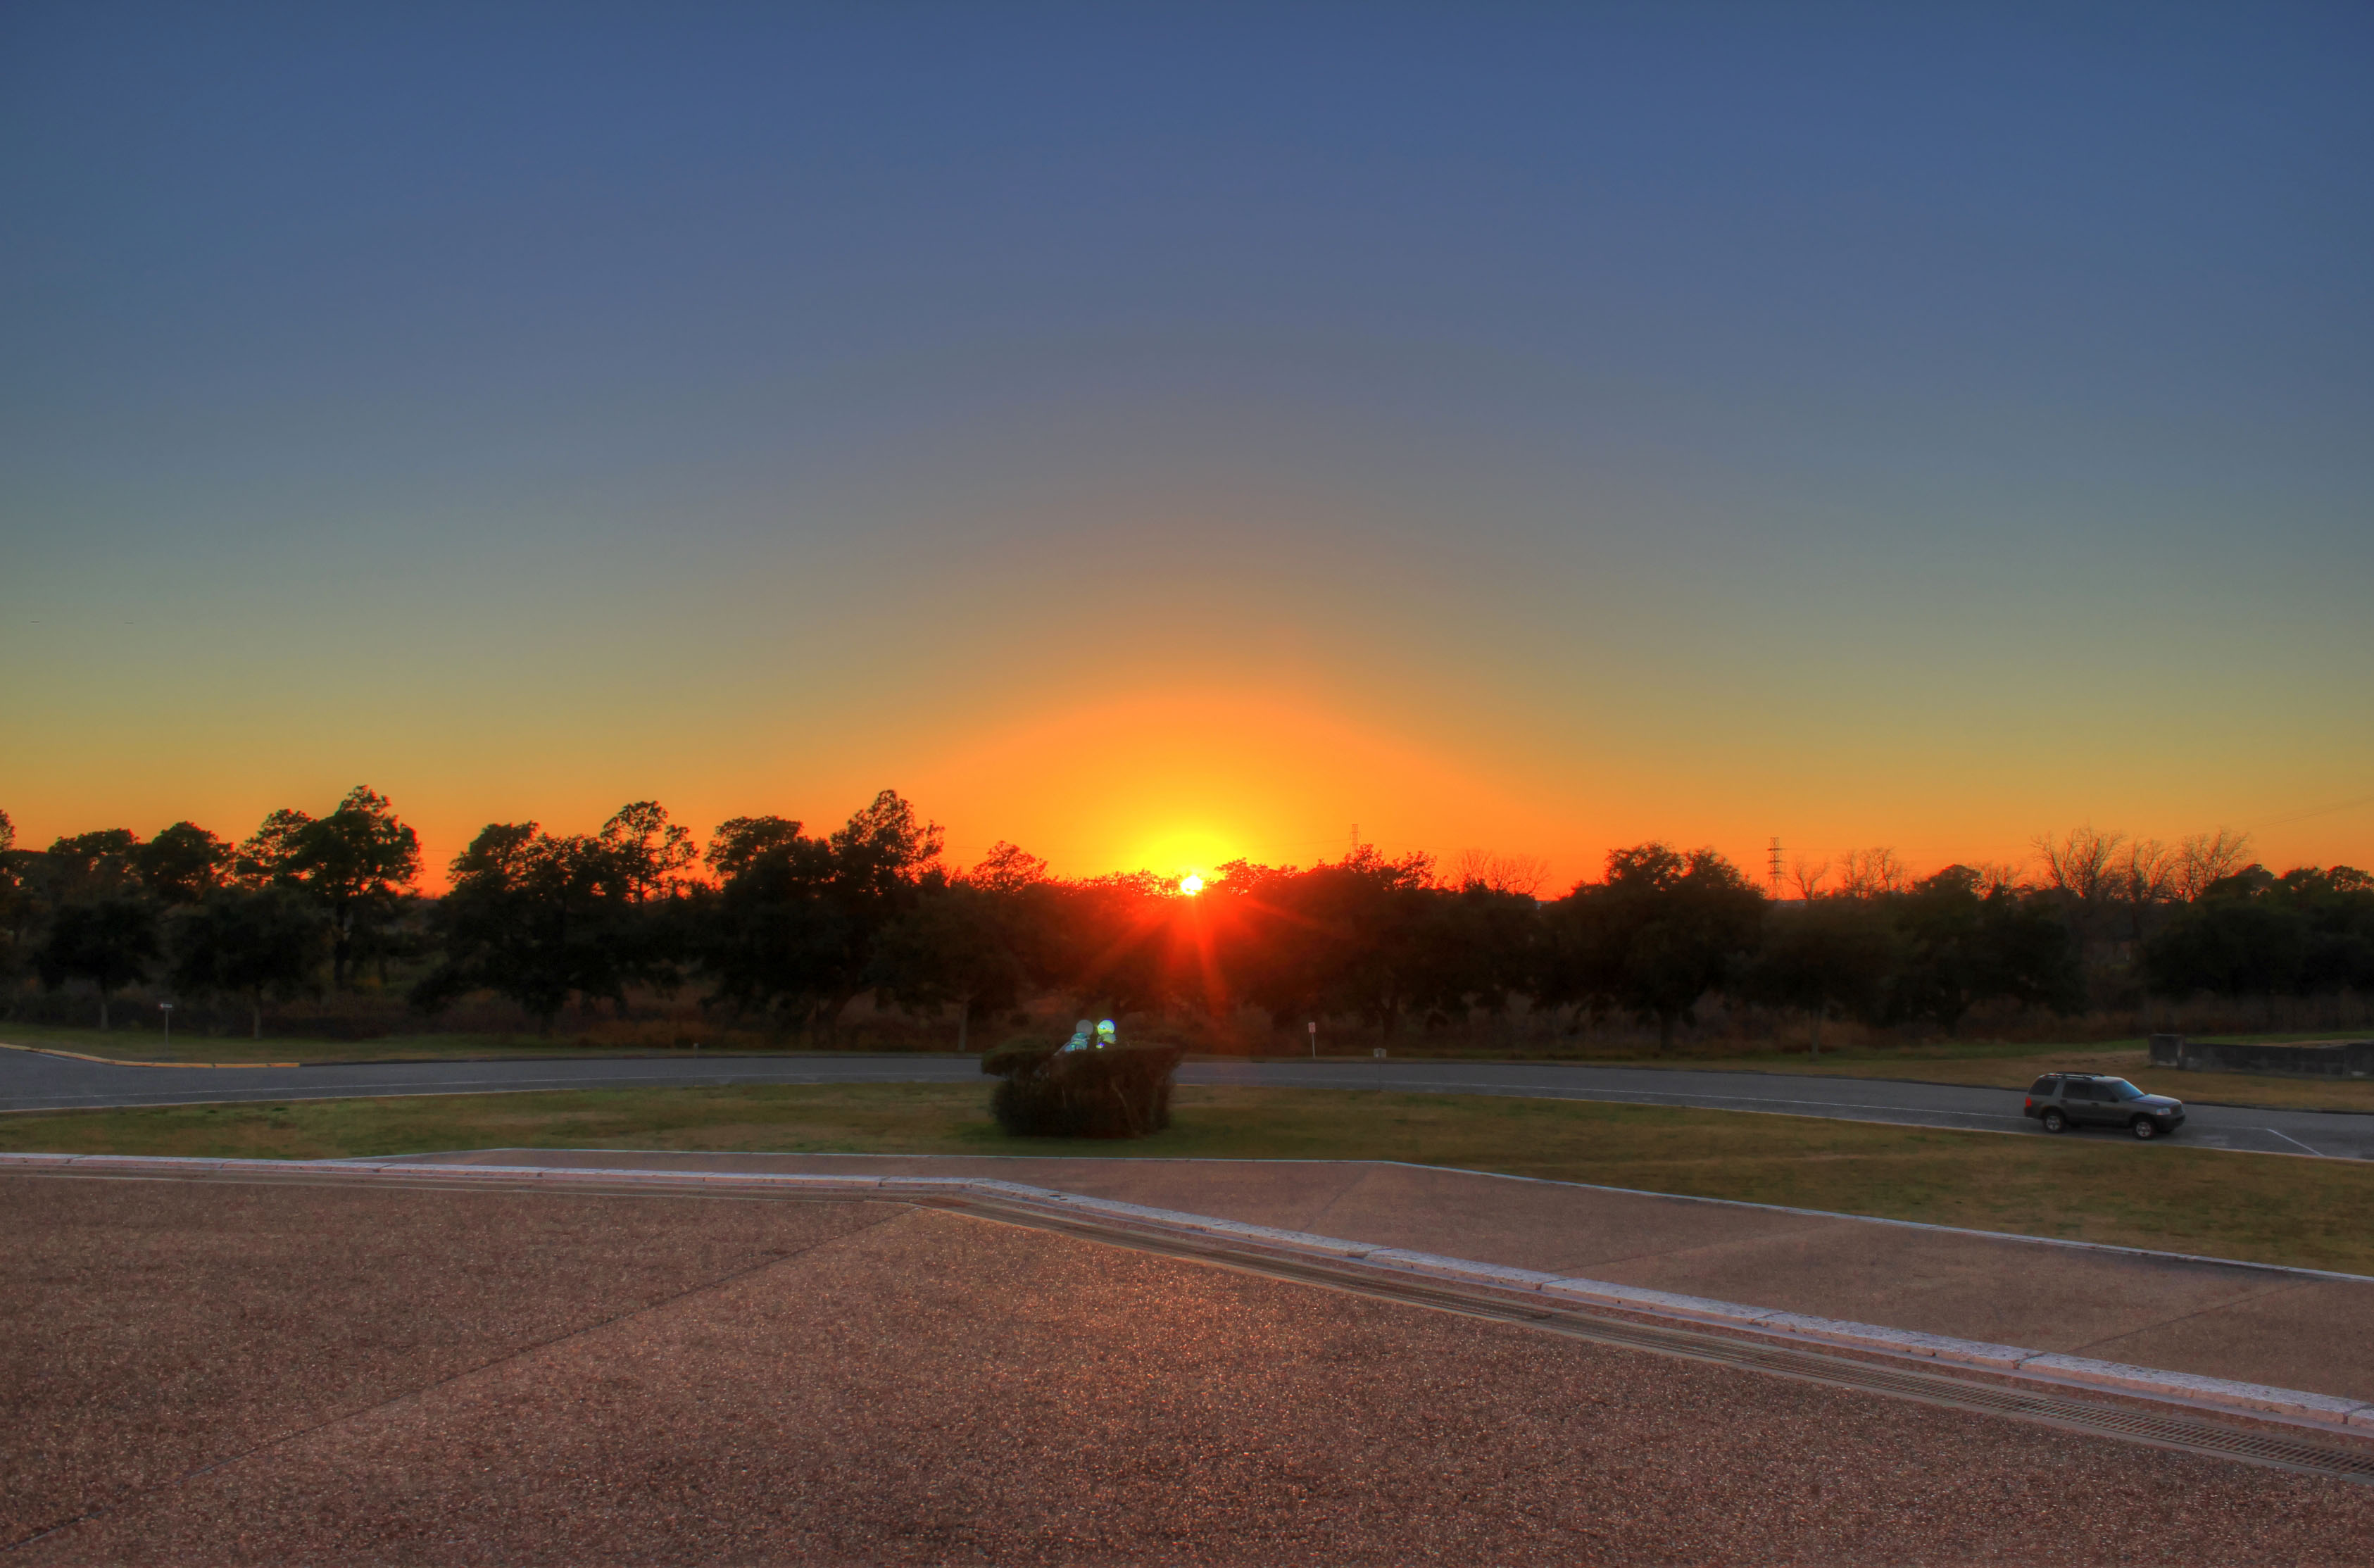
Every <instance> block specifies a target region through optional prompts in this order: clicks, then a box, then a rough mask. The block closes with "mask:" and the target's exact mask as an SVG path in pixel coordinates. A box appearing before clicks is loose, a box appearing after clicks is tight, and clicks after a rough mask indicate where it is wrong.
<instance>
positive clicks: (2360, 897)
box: [2145, 866, 2374, 996]
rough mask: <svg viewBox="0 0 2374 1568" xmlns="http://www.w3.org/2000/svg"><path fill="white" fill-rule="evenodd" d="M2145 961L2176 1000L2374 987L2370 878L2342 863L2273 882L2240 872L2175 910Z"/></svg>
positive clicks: (2260, 873)
mask: <svg viewBox="0 0 2374 1568" xmlns="http://www.w3.org/2000/svg"><path fill="white" fill-rule="evenodd" d="M2145 960H2146V962H2147V963H2148V964H2149V965H2150V968H2151V972H2152V975H2153V980H2154V983H2155V984H2157V985H2158V986H2159V987H2160V988H2161V989H2162V990H2163V991H2164V992H2167V993H2168V994H2170V995H2175V996H2183V995H2188V994H2190V993H2192V992H2195V991H2212V992H2215V993H2217V994H2219V995H2221V996H2278V995H2308V994H2312V993H2316V992H2321V991H2334V990H2340V989H2342V988H2344V987H2350V988H2354V989H2358V990H2368V989H2374V878H2368V876H2367V874H2366V873H2364V872H2362V871H2358V870H2356V869H2354V868H2353V867H2347V866H2336V867H2333V868H2332V869H2331V870H2329V871H2325V870H2319V869H2317V868H2316V867H2299V868H2297V869H2294V870H2291V871H2287V872H2286V873H2285V874H2284V875H2283V876H2282V877H2280V878H2279V877H2276V876H2274V875H2273V874H2272V873H2270V872H2269V871H2267V870H2266V869H2265V868H2264V867H2259V866H2250V867H2244V868H2243V869H2242V870H2240V871H2239V872H2235V873H2232V874H2230V875H2228V876H2226V877H2223V878H2218V879H2217V880H2216V881H2215V882H2213V883H2211V884H2210V885H2209V886H2208V888H2207V889H2206V890H2204V892H2203V894H2202V896H2201V897H2200V898H2199V899H2198V900H2196V901H2195V902H2193V903H2192V904H2191V905H2189V906H2187V907H2186V908H2184V909H2183V910H2181V911H2180V912H2179V913H2178V914H2176V916H2175V917H2174V918H2173V919H2172V920H2170V921H2169V923H2168V926H2167V928H2166V929H2164V930H2162V931H2161V932H2160V933H2159V934H2158V936H2157V937H2154V938H2153V939H2152V941H2151V943H2150V945H2149V947H2148V948H2147V949H2146V952H2145Z"/></svg>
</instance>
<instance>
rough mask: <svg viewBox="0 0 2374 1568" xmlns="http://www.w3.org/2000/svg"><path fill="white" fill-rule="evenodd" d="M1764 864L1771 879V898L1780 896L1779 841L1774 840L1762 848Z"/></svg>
mask: <svg viewBox="0 0 2374 1568" xmlns="http://www.w3.org/2000/svg"><path fill="white" fill-rule="evenodd" d="M1764 864H1765V866H1766V867H1768V868H1769V871H1770V874H1771V877H1772V896H1773V897H1774V898H1776V899H1777V898H1779V897H1780V840H1779V839H1778V838H1775V839H1774V840H1773V841H1772V842H1771V843H1769V844H1767V845H1766V846H1765V848H1764Z"/></svg>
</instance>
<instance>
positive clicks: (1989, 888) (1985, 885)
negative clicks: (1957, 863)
mask: <svg viewBox="0 0 2374 1568" xmlns="http://www.w3.org/2000/svg"><path fill="white" fill-rule="evenodd" d="M1963 869H1965V870H1967V871H1969V873H1970V874H1971V875H1972V876H1974V877H1976V878H1978V881H1977V883H1976V884H1975V885H1976V887H1977V889H1978V892H1979V896H1980V897H1981V898H1993V897H1995V896H1997V895H1998V894H2002V893H2016V892H2020V891H2022V890H2023V884H2022V883H2021V881H2020V877H2019V867H2016V866H2014V865H2013V864H2011V863H2010V862H2009V861H2007V860H1972V861H1968V862H1965V863H1964V867H1963Z"/></svg>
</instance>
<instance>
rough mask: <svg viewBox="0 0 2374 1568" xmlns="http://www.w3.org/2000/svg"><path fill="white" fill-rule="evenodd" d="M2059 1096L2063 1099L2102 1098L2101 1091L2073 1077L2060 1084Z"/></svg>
mask: <svg viewBox="0 0 2374 1568" xmlns="http://www.w3.org/2000/svg"><path fill="white" fill-rule="evenodd" d="M2061 1098H2063V1100H2099V1099H2100V1098H2102V1091H2100V1090H2098V1089H2097V1088H2095V1087H2094V1086H2093V1085H2092V1084H2090V1083H2084V1082H2081V1081H2079V1080H2077V1079H2070V1080H2069V1081H2068V1082H2067V1083H2064V1084H2063V1085H2062V1086H2061Z"/></svg>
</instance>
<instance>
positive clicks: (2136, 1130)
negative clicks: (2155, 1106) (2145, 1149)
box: [2127, 1116, 2159, 1142]
mask: <svg viewBox="0 0 2374 1568" xmlns="http://www.w3.org/2000/svg"><path fill="white" fill-rule="evenodd" d="M2127 1126H2128V1128H2129V1129H2130V1130H2131V1131H2133V1134H2134V1135H2135V1136H2136V1137H2137V1138H2142V1139H2144V1140H2145V1142H2149V1141H2150V1140H2151V1139H2153V1138H2157V1137H2158V1136H2159V1124H2158V1123H2157V1122H2155V1121H2153V1120H2152V1119H2151V1118H2150V1117H2149V1116H2137V1117H2136V1118H2135V1119H2134V1120H2133V1121H2132V1122H2130V1123H2128V1124H2127Z"/></svg>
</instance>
